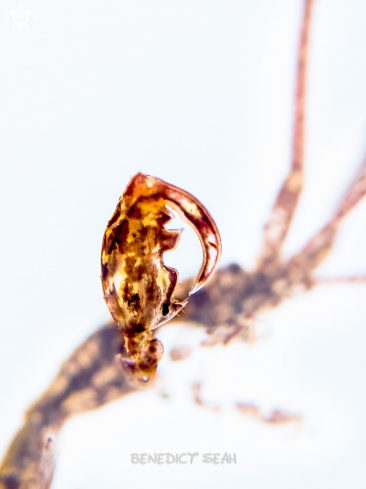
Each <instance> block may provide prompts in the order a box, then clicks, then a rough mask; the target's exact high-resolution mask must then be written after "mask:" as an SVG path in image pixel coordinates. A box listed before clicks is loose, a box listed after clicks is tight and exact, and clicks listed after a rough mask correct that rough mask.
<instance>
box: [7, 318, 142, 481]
mask: <svg viewBox="0 0 366 489" xmlns="http://www.w3.org/2000/svg"><path fill="white" fill-rule="evenodd" d="M122 349H123V345H122V343H121V335H120V333H119V332H118V330H117V327H116V326H115V325H111V324H109V325H106V326H104V327H103V328H101V329H99V330H98V331H97V332H96V333H94V334H93V335H91V336H90V337H89V338H87V339H86V340H85V342H84V343H83V344H82V345H81V346H80V347H79V348H77V350H76V351H75V352H74V353H73V354H72V355H71V356H70V358H69V359H68V360H67V361H66V362H65V363H64V364H63V366H62V368H61V370H60V372H59V374H58V375H57V376H56V378H55V379H54V381H53V382H52V383H51V385H50V386H49V388H48V389H47V390H46V392H45V393H44V394H43V396H42V397H41V398H40V399H39V400H38V401H37V402H35V404H34V405H33V406H32V407H31V408H30V409H29V410H28V411H27V412H26V414H25V418H24V424H23V426H22V428H21V429H20V430H19V431H18V433H17V434H16V435H15V437H14V439H13V441H12V442H11V444H10V446H9V448H8V450H7V452H6V454H5V456H4V458H3V461H2V463H1V466H0V489H48V488H49V487H50V486H51V483H52V477H53V472H54V466H55V459H54V446H55V444H56V439H57V435H58V433H59V431H60V429H61V428H62V426H63V424H64V423H65V422H66V421H67V420H68V419H69V418H70V417H71V416H72V415H74V414H77V413H82V412H86V411H90V410H92V409H95V408H97V407H100V406H102V405H104V404H106V403H108V402H110V401H113V400H114V399H117V398H119V397H122V396H125V395H127V394H129V393H131V392H133V391H136V387H135V386H134V384H133V383H132V382H131V379H130V378H129V377H128V376H127V374H126V373H125V372H124V371H123V370H122V367H121V365H120V364H119V361H118V357H117V354H118V353H120V352H121V350H122Z"/></svg>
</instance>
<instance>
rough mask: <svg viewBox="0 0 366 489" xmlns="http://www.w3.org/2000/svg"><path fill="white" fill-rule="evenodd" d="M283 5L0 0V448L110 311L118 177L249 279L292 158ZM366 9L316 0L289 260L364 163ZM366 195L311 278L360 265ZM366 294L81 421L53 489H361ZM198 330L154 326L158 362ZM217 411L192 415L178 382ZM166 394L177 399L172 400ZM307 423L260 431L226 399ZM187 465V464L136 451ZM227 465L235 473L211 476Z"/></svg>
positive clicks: (193, 363) (324, 297) (293, 32)
mask: <svg viewBox="0 0 366 489" xmlns="http://www.w3.org/2000/svg"><path fill="white" fill-rule="evenodd" d="M301 7H302V2H301V1H300V0H299V1H293V0H277V1H276V2H273V1H270V0H257V1H255V2H251V1H245V2H243V1H239V0H226V1H216V0H210V1H208V0H202V1H191V0H185V1H184V2H183V1H174V2H172V1H168V0H154V1H153V2H152V1H147V0H138V1H136V0H123V1H116V0H110V1H109V2H102V1H100V0H89V1H81V0H80V1H79V0H78V1H71V0H64V1H62V2H41V1H39V0H24V1H23V3H22V5H21V6H19V4H18V2H17V1H15V0H4V1H3V2H2V3H1V6H0V46H1V47H0V67H1V76H0V124H1V125H0V138H1V144H0V152H1V170H0V171H1V180H0V186H1V187H0V199H1V204H0V209H1V214H0V216H1V217H0V219H1V221H0V226H1V228H0V229H1V240H0V247H1V249H0V264H1V265H0V266H1V274H0V280H1V282H0V300H1V316H0V317H1V331H0V396H1V402H0V452H1V453H3V452H4V451H5V449H6V446H7V444H8V443H9V441H10V440H11V438H12V436H13V434H14V432H15V431H16V429H17V428H18V427H19V425H20V424H21V420H22V413H23V412H24V410H25V408H26V407H27V406H28V405H29V404H30V403H31V402H32V401H33V400H34V399H35V398H36V397H37V396H38V395H39V394H40V393H41V392H42V391H43V390H44V389H45V387H46V386H47V384H48V382H49V381H50V380H51V379H52V377H53V376H54V375H55V374H56V372H57V371H58V368H59V366H60V364H61V362H62V361H63V360H64V359H65V358H67V356H68V355H69V354H70V353H71V352H72V350H73V349H74V348H75V347H76V346H77V345H78V344H79V343H80V342H81V341H82V340H83V339H84V338H85V337H86V336H87V335H88V334H90V333H91V332H92V331H94V330H95V329H96V328H97V327H98V326H99V325H100V324H102V323H103V322H104V321H105V320H106V319H107V318H108V312H107V309H106V306H105V304H104V302H103V299H102V292H101V285H100V279H99V273H100V272H99V257H100V247H101V241H102V236H103V233H104V229H105V226H106V223H107V221H108V219H109V218H110V216H111V215H112V213H113V210H114V208H115V205H116V203H117V201H118V198H119V196H120V195H121V193H122V192H123V190H124V188H125V186H126V184H127V182H128V181H129V179H130V177H131V176H132V175H133V174H134V173H136V172H137V171H142V172H145V173H148V174H151V175H155V176H158V177H160V178H163V179H164V180H166V181H168V182H170V183H173V184H175V185H178V186H180V187H182V188H184V189H186V190H188V191H189V192H191V193H193V194H194V195H195V196H197V197H198V198H199V199H200V200H201V201H202V202H203V203H204V204H205V205H206V206H207V208H208V209H209V210H210V212H211V213H212V215H213V216H214V218H215V219H216V221H217V224H218V226H219V228H220V230H221V234H222V239H223V258H222V263H223V264H228V263H230V262H234V261H235V262H238V263H240V264H241V265H242V266H244V267H245V268H247V269H251V268H253V267H254V265H255V256H256V253H257V251H258V249H259V246H260V243H261V230H262V227H263V224H264V221H265V218H266V216H267V214H268V211H269V208H270V206H271V204H272V202H273V200H274V198H275V195H276V191H277V190H278V188H279V185H280V184H281V181H282V179H283V178H284V175H285V173H286V170H287V168H288V163H289V155H290V137H291V118H292V101H293V91H294V74H295V51H296V47H297V42H298V33H299V23H300V15H301ZM365 19H366V4H365V2H363V1H361V0H352V1H351V2H344V1H341V0H319V1H317V2H316V5H315V14H314V24H313V28H312V35H311V51H310V76H309V103H308V119H307V145H306V187H305V191H304V194H303V197H302V199H301V202H300V205H299V209H298V212H297V215H296V219H295V221H294V223H293V227H292V230H291V233H290V235H289V239H288V241H287V244H286V249H285V252H286V254H287V255H289V254H291V253H293V252H294V251H296V250H298V249H299V248H300V247H301V246H302V244H304V243H305V242H306V240H307V239H308V238H309V237H310V236H311V234H312V233H313V232H315V231H316V230H317V229H319V227H320V226H321V225H322V224H323V223H324V222H325V221H326V219H327V218H329V217H330V216H331V213H332V209H334V206H335V204H336V202H337V200H338V199H339V198H340V196H341V195H342V193H343V192H344V190H345V187H346V186H347V184H348V183H349V182H350V180H351V179H352V176H353V175H354V173H355V172H356V170H357V167H358V165H359V164H360V161H361V160H362V158H363V155H364V152H365V151H366V90H365V86H366V67H365V55H364V52H365V46H366V29H365ZM365 222H366V201H365V202H363V203H362V204H361V205H359V206H358V207H357V209H356V210H355V211H354V212H352V214H351V215H350V216H349V217H348V218H347V220H346V221H345V223H344V225H343V226H342V228H341V232H340V234H339V237H338V240H337V242H336V245H335V249H334V252H333V253H332V255H331V256H330V257H329V259H328V260H327V261H326V262H325V263H324V265H323V266H322V267H321V269H320V270H319V275H322V276H341V275H348V274H352V273H353V274H361V273H364V274H365V273H366V255H365V249H366V226H365ZM166 261H167V263H168V264H171V265H174V266H176V267H177V268H178V270H179V272H180V276H181V278H186V277H188V276H191V275H193V274H195V273H196V272H197V270H198V268H199V266H200V261H201V251H200V246H199V243H198V240H197V239H196V237H195V235H194V233H193V232H192V231H191V230H189V229H187V230H186V231H185V233H184V237H183V238H182V241H181V245H180V247H179V250H177V251H175V252H173V253H171V255H166ZM365 302H366V285H362V284H359V285H357V284H355V285H347V284H346V285H327V286H323V287H321V288H319V289H317V290H314V291H313V292H311V293H308V294H307V295H303V296H299V297H298V298H296V299H293V300H291V301H289V302H288V303H286V304H284V305H282V306H281V307H279V308H278V309H277V310H276V311H274V312H273V313H271V314H268V315H267V316H264V317H262V318H261V319H260V321H259V324H258V331H259V333H261V334H262V336H263V339H262V340H261V341H259V342H258V343H257V344H255V345H254V346H252V347H249V346H248V345H244V344H241V343H233V344H232V345H229V346H228V347H226V348H224V347H221V346H219V347H215V348H211V349H203V348H197V349H196V350H195V351H194V353H193V355H192V357H191V359H189V360H187V361H184V362H178V363H173V362H171V361H170V360H169V356H168V355H165V356H164V359H163V361H162V363H161V367H160V369H159V373H160V379H159V387H158V388H157V389H156V390H147V391H145V392H141V393H138V394H133V395H131V396H129V397H127V398H126V399H122V400H121V401H117V402H115V403H112V404H110V405H108V406H106V407H105V408H103V409H100V410H97V411H94V412H91V413H88V414H86V415H81V416H79V417H75V418H74V419H73V420H71V421H70V422H69V423H68V424H67V426H66V427H65V429H64V430H63V432H62V437H61V440H60V444H59V447H58V450H59V457H58V466H57V471H56V477H55V482H54V485H53V488H54V489H61V488H65V487H67V488H69V489H86V488H88V489H94V488H100V487H108V488H110V489H117V488H121V487H128V488H129V489H140V488H143V487H146V484H149V487H151V488H155V487H159V488H161V487H173V485H174V487H176V488H186V487H192V488H198V487H203V486H209V487H211V488H213V489H214V488H222V487H223V486H224V485H225V487H226V486H230V487H234V488H239V487H250V488H251V489H255V488H264V487H265V488H266V489H277V488H278V489H279V488H281V489H286V488H294V487H296V488H297V489H305V488H306V489H307V488H309V487H314V488H316V487H319V488H320V487H321V488H322V489H324V488H332V489H338V488H342V489H343V488H346V487H352V488H353V489H358V488H364V487H365V483H366V466H365V463H364V458H365V450H366V425H365V423H364V413H365V409H366V394H365V381H366V356H365V354H364V351H365V348H366V334H365V331H364V327H365V324H366V309H365ZM201 336H202V332H196V331H194V330H192V329H189V328H187V327H183V326H174V327H173V326H171V327H168V326H167V327H166V328H165V329H164V330H163V331H162V332H161V335H160V336H159V337H160V338H161V339H162V341H163V342H164V345H165V346H166V349H167V350H168V349H169V348H170V347H171V346H174V345H189V344H197V343H198V342H199V338H200V337H201ZM193 382H202V385H203V390H202V395H203V398H204V399H205V401H207V403H208V404H210V405H211V406H220V407H221V411H219V412H218V411H215V410H212V409H206V408H199V407H198V406H196V405H195V404H194V403H193V400H192V393H191V390H190V386H191V384H192V383H193ZM159 392H160V393H162V392H164V393H166V394H169V395H170V397H169V398H165V399H164V398H162V397H161V396H160V395H159ZM236 402H246V403H253V404H256V405H258V406H259V407H260V408H261V409H262V410H263V412H270V411H271V410H273V409H276V408H279V409H283V410H285V411H288V412H291V413H294V414H299V415H301V416H302V417H303V422H302V424H301V425H299V424H296V423H295V424H290V425H286V426H268V425H264V424H261V423H260V422H258V421H256V420H253V419H248V418H245V417H244V416H243V415H242V414H240V413H239V412H238V411H237V410H236V409H235V408H234V407H233V405H234V404H235V403H236ZM154 452H156V453H160V452H164V453H165V452H168V453H172V454H175V453H183V452H191V453H192V452H198V453H199V454H200V455H199V460H198V459H197V458H196V459H195V460H197V461H195V462H194V464H193V465H176V464H172V465H169V466H168V465H161V466H154V465H133V464H131V462H130V454H131V453H154ZM215 452H216V453H221V454H224V453H231V454H232V453H235V454H236V465H234V464H231V465H212V464H203V463H202V461H201V459H202V454H203V453H215Z"/></svg>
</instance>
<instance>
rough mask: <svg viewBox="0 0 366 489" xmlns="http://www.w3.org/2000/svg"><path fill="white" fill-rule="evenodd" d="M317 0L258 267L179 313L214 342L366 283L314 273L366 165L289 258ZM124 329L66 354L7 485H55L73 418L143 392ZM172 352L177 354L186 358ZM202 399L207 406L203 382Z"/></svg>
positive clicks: (22, 437) (183, 292) (3, 482)
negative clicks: (298, 299)
mask: <svg viewBox="0 0 366 489" xmlns="http://www.w3.org/2000/svg"><path fill="white" fill-rule="evenodd" d="M313 3H314V2H313V0H305V2H304V15H303V21H302V28H301V36H300V44H299V51H298V62H297V82H296V96H295V111H294V114H295V116H294V131H293V150H292V162H291V167H290V170H289V173H288V175H287V177H286V179H285V182H284V184H283V185H282V188H281V189H280V191H279V194H278V197H277V199H276V201H275V204H274V206H273V209H272V211H271V213H270V217H269V219H268V223H267V224H266V226H265V229H264V238H263V239H264V244H263V249H262V251H261V253H260V256H259V258H258V266H257V269H256V270H254V271H249V272H248V271H245V270H244V269H243V268H242V267H240V266H239V265H237V264H231V265H229V266H227V267H224V268H221V269H219V270H218V271H217V272H216V274H215V276H214V277H213V279H212V281H211V282H210V284H209V285H208V286H206V288H204V289H202V290H201V291H199V292H198V293H197V294H195V295H193V296H192V297H191V298H190V300H189V302H188V304H187V306H186V307H185V308H184V310H183V312H182V314H181V316H180V317H179V318H174V319H173V321H175V322H176V321H184V322H186V323H191V324H192V325H196V326H200V327H204V328H206V331H207V334H208V336H207V339H206V341H205V342H204V344H206V345H212V344H215V343H218V342H222V343H227V342H228V341H230V340H231V339H232V338H234V337H236V338H238V339H242V340H245V341H252V342H253V341H254V340H255V333H254V324H255V323H254V321H255V319H256V317H257V316H258V315H259V314H261V313H262V312H264V311H267V310H270V309H273V308H275V307H277V306H278V305H279V304H280V303H282V302H283V301H285V300H286V299H288V298H290V297H292V296H294V295H295V294H298V293H302V292H306V291H308V290H310V289H311V288H312V287H314V286H317V285H319V284H322V283H327V282H331V281H333V282H342V281H347V282H365V281H366V278H365V276H360V277H344V278H336V279H319V278H316V277H314V275H313V272H314V270H315V269H316V268H317V267H318V266H319V265H320V264H321V263H322V261H323V260H324V259H325V257H326V256H327V255H328V253H329V252H330V251H331V250H332V247H333V244H334V240H335V238H336V235H337V232H338V229H339V226H340V224H341V222H342V220H343V219H344V218H345V217H346V216H347V214H348V213H349V212H350V211H351V210H352V209H353V208H354V207H355V205H357V203H358V202H359V201H360V200H361V199H362V197H364V196H365V194H366V163H363V164H362V166H361V169H360V172H359V173H358V175H357V176H356V178H355V179H354V181H353V182H352V184H351V185H350V186H349V188H348V189H347V191H346V193H345V195H344V197H343V198H342V199H341V200H340V202H339V204H338V206H337V208H336V210H335V213H334V216H333V217H332V218H331V219H330V220H329V222H328V223H326V224H325V226H323V228H322V229H321V230H320V231H319V232H317V233H316V234H315V235H314V236H313V237H312V238H311V239H310V240H309V241H308V243H307V244H306V245H305V246H304V247H303V249H302V250H301V251H300V252H299V253H297V254H296V255H295V256H293V257H292V258H290V259H288V260H283V259H282V257H281V251H282V246H283V243H284V240H285V238H286V235H287V233H288V230H289V227H290V224H291V221H292V218H293V215H294V212H295V209H296V205H297V202H298V199H299V197H300V193H301V190H302V185H303V161H304V127H305V105H306V104H305V102H306V100H305V94H306V71H307V56H308V46H309V30H310V22H311V13H312V7H313ZM192 283H193V280H187V281H185V282H184V283H183V284H182V286H181V288H180V290H179V293H178V294H177V299H178V300H179V299H180V298H185V297H186V296H187V294H188V292H189V290H190V289H191V287H192ZM121 341H122V340H121V337H120V335H119V333H118V331H117V328H116V327H115V326H114V325H113V324H109V325H106V326H104V327H102V328H101V329H100V330H98V331H97V332H96V333H94V334H93V335H92V336H90V337H89V338H87V339H86V340H85V342H84V343H83V344H82V345H81V346H80V347H79V348H78V349H77V350H76V351H75V352H74V353H73V354H72V355H71V357H70V358H69V359H68V360H66V362H65V363H64V365H63V366H62V368H61V370H60V373H59V374H58V376H57V377H56V378H55V380H54V381H53V382H52V383H51V385H50V386H49V388H48V389H47V390H46V392H45V393H44V394H43V396H42V397H41V398H40V399H39V400H38V401H37V402H36V403H34V404H33V406H31V407H30V409H29V410H28V411H27V413H26V414H25V418H24V425H23V427H22V428H21V429H20V431H19V432H18V433H17V434H16V436H15V437H14V439H13V441H12V442H11V444H10V447H9V449H8V451H7V453H6V454H5V457H4V459H3V461H2V464H1V467H0V488H1V489H41V488H42V489H47V488H49V487H50V486H51V483H52V476H53V470H54V462H53V453H52V451H53V450H52V447H53V444H54V440H55V437H56V436H57V433H58V432H59V430H60V429H61V428H62V426H63V424H64V423H65V421H66V420H67V419H68V418H70V417H71V416H72V415H74V414H76V413H82V412H86V411H89V410H91V409H95V408H97V407H100V406H103V405H104V404H107V403H108V402H110V401H113V400H115V399H118V398H120V397H122V396H124V395H126V394H129V393H132V392H133V391H136V390H137V387H136V386H135V385H134V384H133V383H132V382H131V379H130V378H129V377H128V375H127V374H126V373H125V372H124V371H123V370H122V368H121V365H120V363H119V362H117V361H116V355H117V353H121V352H123V345H122V343H121ZM188 355H189V352H188V354H187V352H185V354H183V355H180V354H179V352H178V351H176V352H175V353H173V352H172V358H175V359H177V360H181V359H184V358H186V357H187V356H188ZM194 395H195V399H196V402H198V403H199V404H203V402H202V399H201V397H200V391H199V387H198V386H196V387H195V391H194ZM237 407H238V409H240V410H241V411H242V412H243V413H245V414H247V415H250V416H253V417H255V418H257V419H261V420H262V421H265V422H267V423H279V422H289V421H293V420H296V421H298V420H299V418H298V417H296V416H295V417H294V416H292V415H290V414H286V413H282V412H278V411H274V412H273V413H272V414H271V415H270V416H269V418H268V417H267V418H265V417H264V416H263V415H262V414H261V412H260V410H259V408H257V407H256V406H252V405H248V404H240V405H238V406H237Z"/></svg>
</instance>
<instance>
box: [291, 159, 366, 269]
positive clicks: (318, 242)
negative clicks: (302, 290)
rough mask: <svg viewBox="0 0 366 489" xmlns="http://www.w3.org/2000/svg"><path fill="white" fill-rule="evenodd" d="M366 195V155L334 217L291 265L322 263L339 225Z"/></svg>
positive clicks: (311, 265)
mask: <svg viewBox="0 0 366 489" xmlns="http://www.w3.org/2000/svg"><path fill="white" fill-rule="evenodd" d="M365 195H366V157H365V160H364V161H363V163H362V165H361V167H360V170H359V171H358V173H357V175H356V177H355V179H354V180H353V181H352V183H351V185H350V186H349V187H348V190H347V191H346V193H345V195H344V197H343V198H342V199H341V201H340V203H339V205H338V207H337V209H336V211H335V213H334V216H333V218H332V219H331V220H330V221H329V222H328V223H327V224H326V225H325V226H324V227H323V228H322V229H321V230H320V231H319V232H318V233H316V234H315V235H314V236H313V237H312V238H311V239H310V240H309V241H308V243H307V244H306V245H305V246H304V248H303V249H302V250H301V251H300V252H299V253H298V254H297V255H295V256H294V257H293V258H292V259H291V260H290V262H289V263H290V265H291V266H294V267H296V268H306V269H308V270H309V271H311V270H314V269H315V268H316V267H317V266H318V265H320V263H322V261H323V260H324V259H325V258H326V257H327V256H328V254H329V252H330V251H331V250H332V247H333V243H334V240H335V237H336V234H337V232H338V228H339V225H340V224H341V222H342V221H343V219H344V218H345V217H346V216H347V215H348V214H349V212H351V210H352V209H353V208H354V207H355V206H356V205H357V204H358V203H359V202H360V201H361V199H362V198H363V197H365Z"/></svg>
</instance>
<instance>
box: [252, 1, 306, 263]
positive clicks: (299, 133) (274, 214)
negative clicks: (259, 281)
mask: <svg viewBox="0 0 366 489" xmlns="http://www.w3.org/2000/svg"><path fill="white" fill-rule="evenodd" d="M313 4H314V0H305V2H304V11H303V18H302V25H301V34H300V42H299V48H298V54H297V76H296V92H295V107H294V126H293V138H292V157H291V168H290V171H289V173H288V175H287V178H286V180H285V182H284V183H283V185H282V187H281V189H280V191H279V194H278V196H277V199H276V202H275V203H274V206H273V208H272V211H271V214H270V216H269V219H268V221H267V224H266V225H265V228H264V243H263V249H262V252H261V255H260V257H259V260H258V264H259V266H261V267H262V268H263V267H266V266H270V265H271V264H274V263H276V262H278V260H279V257H280V253H281V248H282V244H283V242H284V240H285V238H286V235H287V233H288V230H289V227H290V224H291V221H292V218H293V216H294V213H295V210H296V206H297V202H298V200H299V197H300V194H301V191H302V187H303V179H304V174H303V173H304V144H305V105H306V78H307V68H308V50H309V33H310V24H311V17H312V9H313Z"/></svg>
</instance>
